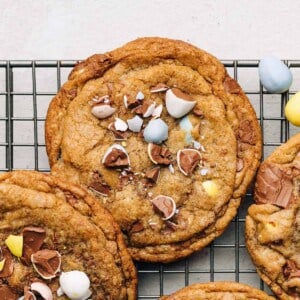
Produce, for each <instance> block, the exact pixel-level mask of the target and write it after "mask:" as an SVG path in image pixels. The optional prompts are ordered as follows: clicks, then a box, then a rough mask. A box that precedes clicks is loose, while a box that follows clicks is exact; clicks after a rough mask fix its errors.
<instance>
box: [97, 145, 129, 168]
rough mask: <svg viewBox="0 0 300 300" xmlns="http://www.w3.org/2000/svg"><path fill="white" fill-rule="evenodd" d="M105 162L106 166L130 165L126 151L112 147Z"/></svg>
mask: <svg viewBox="0 0 300 300" xmlns="http://www.w3.org/2000/svg"><path fill="white" fill-rule="evenodd" d="M103 164H104V166H106V167H126V166H128V165H129V160H128V157H127V155H126V153H125V152H124V151H122V150H120V149H117V148H112V149H111V151H110V153H109V154H108V155H107V156H106V158H105V161H104V162H103Z"/></svg>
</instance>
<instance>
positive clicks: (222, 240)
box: [0, 60, 300, 299]
mask: <svg viewBox="0 0 300 300" xmlns="http://www.w3.org/2000/svg"><path fill="white" fill-rule="evenodd" d="M76 62H77V61H76V60H63V61H62V60H58V61H57V60H55V61H54V60H51V61H36V60H26V61H4V60H3V61H1V60H0V172H7V171H11V170H16V169H30V170H39V171H41V172H49V165H48V159H47V155H46V150H45V141H44V122H45V116H46V112H47V108H48V105H49V103H50V101H51V99H52V97H53V96H54V95H55V94H56V93H57V91H58V89H59V88H60V87H61V85H62V83H64V82H65V81H66V80H67V76H68V74H69V72H70V71H71V69H72V67H73V66H74V65H75V64H76ZM223 63H224V65H225V67H226V68H227V71H228V73H229V74H230V75H231V76H232V77H233V78H235V79H236V80H237V81H238V82H239V83H240V85H241V86H242V88H243V89H244V91H245V93H246V94H247V96H248V97H249V99H250V101H251V103H252V105H253V106H254V108H255V110H256V113H257V117H258V120H259V122H260V124H261V127H262V135H263V158H264V157H266V156H268V155H269V154H270V153H271V152H272V151H273V150H274V149H275V148H276V147H277V146H279V145H280V144H282V143H283V142H285V141H286V140H287V139H288V138H289V137H290V136H292V135H294V134H295V133H297V132H299V129H298V128H296V127H294V126H292V125H291V124H289V123H288V122H287V120H286V119H285V117H284V106H285V104H286V102H287V100H288V99H289V97H290V96H291V95H293V94H295V93H296V92H297V91H298V90H300V60H299V61H296V60H293V61H289V60H285V61H284V63H285V64H286V65H287V66H288V67H289V68H290V69H291V71H292V73H293V77H294V80H293V84H292V86H291V89H290V90H289V91H288V92H286V93H283V94H271V93H268V92H266V91H265V90H264V89H263V87H262V85H261V84H260V82H259V78H258V64H259V61H258V60H226V61H223ZM252 190H253V186H251V187H250V188H249V190H248V192H247V194H246V195H245V197H244V201H243V203H242V205H241V207H240V209H239V212H238V215H237V216H236V218H235V219H234V220H233V221H232V222H231V224H230V225H229V227H228V229H227V230H226V231H225V233H224V234H223V235H222V236H221V237H219V238H217V239H216V240H215V241H214V242H213V243H212V244H211V245H210V246H208V247H206V248H205V249H203V250H202V251H200V252H197V253H195V254H193V255H192V256H190V257H189V258H187V259H184V260H181V261H179V262H175V263H171V264H165V265H163V264H148V263H137V267H138V274H139V299H157V298H158V297H159V296H160V295H164V294H170V293H171V292H174V291H176V290H178V289H179V288H181V287H184V286H186V285H189V284H192V283H195V282H207V281H221V280H231V281H239V282H244V283H247V284H250V285H252V286H254V287H257V288H260V289H263V290H265V291H267V292H268V293H271V292H270V290H269V289H268V288H267V286H265V285H264V283H263V282H262V281H261V280H260V279H259V277H258V275H257V273H256V271H255V267H254V266H253V264H252V262H251V260H250V258H249V255H248V254H247V250H246V247H245V242H244V223H245V216H246V212H247V208H248V206H249V205H250V204H251V203H253V197H252Z"/></svg>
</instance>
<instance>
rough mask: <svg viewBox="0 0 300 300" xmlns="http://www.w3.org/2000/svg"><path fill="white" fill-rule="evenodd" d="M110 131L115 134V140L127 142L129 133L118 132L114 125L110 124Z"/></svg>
mask: <svg viewBox="0 0 300 300" xmlns="http://www.w3.org/2000/svg"><path fill="white" fill-rule="evenodd" d="M108 129H109V130H110V131H111V132H112V133H113V135H114V137H115V140H118V141H121V140H127V138H128V132H126V131H120V130H117V129H116V128H115V125H114V123H111V124H109V126H108Z"/></svg>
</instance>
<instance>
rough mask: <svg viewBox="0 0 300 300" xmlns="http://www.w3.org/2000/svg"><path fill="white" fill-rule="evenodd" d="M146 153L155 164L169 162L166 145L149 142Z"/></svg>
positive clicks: (169, 156)
mask: <svg viewBox="0 0 300 300" xmlns="http://www.w3.org/2000/svg"><path fill="white" fill-rule="evenodd" d="M148 154H149V156H150V159H151V160H152V161H153V162H154V163H155V164H161V165H169V164H170V163H171V155H172V154H171V152H170V151H169V150H168V148H166V147H162V146H159V145H156V144H152V143H151V144H149V146H148Z"/></svg>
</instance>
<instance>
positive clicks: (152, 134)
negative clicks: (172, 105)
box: [144, 119, 169, 144]
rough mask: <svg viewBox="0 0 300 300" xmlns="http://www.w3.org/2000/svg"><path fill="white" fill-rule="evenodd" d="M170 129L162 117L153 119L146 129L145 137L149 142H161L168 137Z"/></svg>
mask: <svg viewBox="0 0 300 300" xmlns="http://www.w3.org/2000/svg"><path fill="white" fill-rule="evenodd" d="M168 129H169V127H168V125H167V124H166V123H165V122H164V121H163V120H162V119H154V120H151V121H150V122H149V123H148V125H147V126H146V128H145V130H144V139H145V141H146V142H148V143H155V144H160V143H161V142H163V141H165V140H166V139H167V138H168Z"/></svg>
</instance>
